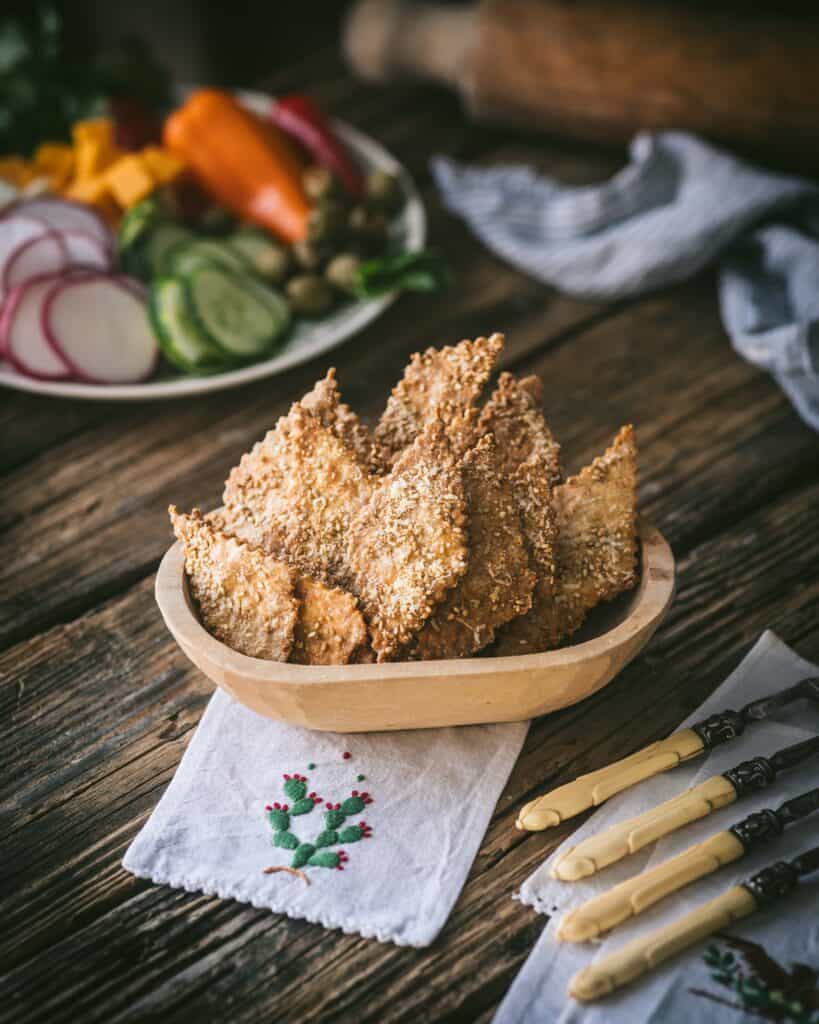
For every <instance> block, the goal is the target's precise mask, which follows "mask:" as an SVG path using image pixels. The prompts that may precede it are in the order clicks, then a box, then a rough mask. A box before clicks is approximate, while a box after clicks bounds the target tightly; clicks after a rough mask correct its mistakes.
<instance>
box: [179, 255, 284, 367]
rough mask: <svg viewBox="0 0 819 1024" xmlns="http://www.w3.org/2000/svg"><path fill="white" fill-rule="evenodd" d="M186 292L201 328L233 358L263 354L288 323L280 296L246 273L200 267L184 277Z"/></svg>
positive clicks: (248, 357)
mask: <svg viewBox="0 0 819 1024" xmlns="http://www.w3.org/2000/svg"><path fill="white" fill-rule="evenodd" d="M187 294H188V301H189V302H190V306H191V309H192V312H193V316H194V318H195V320H196V322H197V323H198V324H199V326H200V327H201V329H202V330H203V331H204V332H205V333H206V334H207V335H208V336H209V337H210V339H211V340H212V341H213V342H214V343H215V344H216V345H218V346H219V348H220V349H221V350H222V351H223V352H225V353H226V354H227V355H229V356H232V357H233V358H238V359H253V358H255V357H257V356H260V355H264V354H266V353H267V352H269V351H270V349H271V348H272V346H273V344H274V342H275V341H276V340H277V339H278V338H279V337H281V335H282V334H283V333H284V332H285V330H286V329H287V327H288V325H289V323H290V310H289V309H288V306H287V303H286V302H285V300H284V299H283V298H282V296H281V295H279V294H277V293H276V292H274V291H272V290H271V289H269V288H265V287H264V285H262V284H260V283H259V282H258V281H256V280H254V279H253V278H252V277H250V276H249V275H247V274H244V275H242V274H236V273H233V272H232V271H230V270H224V269H221V268H219V267H208V266H205V267H200V268H199V269H198V270H195V271H194V272H193V273H192V274H190V275H189V276H188V278H187Z"/></svg>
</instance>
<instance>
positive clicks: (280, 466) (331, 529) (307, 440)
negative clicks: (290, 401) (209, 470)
mask: <svg viewBox="0 0 819 1024" xmlns="http://www.w3.org/2000/svg"><path fill="white" fill-rule="evenodd" d="M370 489H371V481H370V477H369V475H368V474H367V472H366V471H365V470H364V469H363V468H362V466H361V465H360V463H359V462H358V460H357V459H356V457H355V455H354V454H353V453H352V452H351V451H350V450H349V449H348V448H347V446H346V444H344V442H343V441H340V440H339V439H338V438H337V437H336V436H335V434H333V433H332V432H331V431H330V430H328V429H327V428H326V427H324V426H322V424H321V423H320V422H319V420H318V419H317V418H316V417H315V416H313V415H312V414H311V413H309V412H307V411H306V410H305V409H303V408H302V407H301V406H300V405H299V404H298V403H297V404H296V405H294V406H293V408H292V409H291V410H290V412H289V413H288V415H287V416H284V417H282V418H281V419H280V420H279V422H278V423H277V424H276V427H275V429H274V430H271V431H269V432H268V433H267V435H266V437H265V438H264V440H262V441H260V442H259V443H258V444H256V445H254V447H253V449H252V450H251V451H250V452H248V453H247V454H246V455H244V456H243V457H242V460H241V462H240V463H239V465H238V466H236V467H235V468H234V469H233V470H231V473H230V476H229V477H228V479H227V483H226V485H225V494H224V504H225V516H226V520H227V521H228V522H233V523H237V522H238V523H242V522H249V523H250V524H251V525H252V526H253V527H255V528H256V530H258V537H259V541H260V543H261V544H262V546H263V547H264V549H265V550H266V551H269V552H271V553H272V554H275V555H277V556H278V557H280V558H284V559H286V560H287V562H289V563H290V565H292V566H293V567H294V568H296V569H298V570H299V571H300V572H301V573H303V574H306V575H308V576H314V577H316V578H317V579H320V580H322V581H324V582H326V583H331V584H334V583H340V582H342V581H343V580H344V579H345V578H346V575H347V573H346V550H347V537H348V531H349V528H350V524H351V522H352V520H353V518H354V516H355V515H356V513H357V512H358V511H359V510H360V509H361V508H362V507H363V506H364V505H365V504H366V502H367V500H368V498H369V496H370Z"/></svg>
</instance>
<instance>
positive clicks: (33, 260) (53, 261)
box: [3, 231, 68, 293]
mask: <svg viewBox="0 0 819 1024" xmlns="http://www.w3.org/2000/svg"><path fill="white" fill-rule="evenodd" d="M67 267H68V254H67V253H66V251H65V246H64V245H63V243H62V241H61V240H60V236H59V235H57V234H55V233H54V232H53V231H50V232H49V233H48V234H45V235H40V236H39V237H38V238H31V239H29V241H28V242H26V243H25V244H24V245H21V246H20V248H19V249H18V250H17V251H16V252H15V253H14V255H13V256H12V257H11V259H10V260H9V261H8V262H7V263H6V269H5V270H4V271H3V291H4V292H6V293H8V292H10V291H11V290H12V288H16V287H17V285H19V284H25V282H26V281H31V280H33V279H34V278H35V277H42V276H43V274H58V273H59V272H60V271H62V270H65V269H66V268H67Z"/></svg>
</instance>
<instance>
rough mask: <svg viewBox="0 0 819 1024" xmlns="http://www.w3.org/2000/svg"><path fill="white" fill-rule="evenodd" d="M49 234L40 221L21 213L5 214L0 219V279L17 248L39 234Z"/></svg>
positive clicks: (0, 279)
mask: <svg viewBox="0 0 819 1024" xmlns="http://www.w3.org/2000/svg"><path fill="white" fill-rule="evenodd" d="M47 234H49V231H48V228H47V227H46V226H45V224H43V222H42V221H39V220H37V219H36V218H34V217H24V216H23V215H22V214H20V215H17V214H14V215H11V214H9V215H7V216H5V217H3V218H2V220H0V281H2V279H3V277H4V276H5V273H6V266H7V265H8V262H9V260H10V259H12V258H13V257H14V256H15V254H16V253H17V250H18V249H19V248H20V247H21V246H23V245H25V244H26V242H30V241H31V240H32V239H34V238H39V237H40V236H41V235H47Z"/></svg>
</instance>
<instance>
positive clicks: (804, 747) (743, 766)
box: [551, 736, 819, 882]
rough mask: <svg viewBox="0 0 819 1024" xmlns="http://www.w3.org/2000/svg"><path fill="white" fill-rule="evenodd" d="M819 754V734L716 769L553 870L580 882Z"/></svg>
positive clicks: (573, 851)
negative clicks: (718, 772)
mask: <svg viewBox="0 0 819 1024" xmlns="http://www.w3.org/2000/svg"><path fill="white" fill-rule="evenodd" d="M814 754H819V736H817V737H814V738H813V739H810V740H803V741H802V742H801V743H794V744H793V745H792V746H790V747H785V748H784V749H783V750H779V751H777V752H776V753H775V754H773V755H772V756H771V757H753V758H751V759H750V760H748V761H743V762H741V763H740V764H738V765H736V766H735V767H734V768H731V769H729V770H728V771H726V772H724V773H723V774H722V775H713V776H711V778H709V779H706V780H705V782H701V783H700V784H699V785H698V786H694V787H693V788H692V789H687V790H686V791H685V792H684V793H680V794H679V796H675V797H673V798H672V799H671V800H666V801H665V803H662V804H659V805H658V806H657V807H653V808H652V809H651V810H649V811H645V812H644V813H643V814H639V815H637V817H635V818H629V819H627V820H626V821H621V822H618V823H617V824H616V825H612V826H611V828H608V829H606V830H605V831H603V832H600V833H599V834H598V835H593V836H589V837H588V838H587V839H584V840H582V841H581V842H579V843H578V844H577V845H576V846H573V847H571V848H570V849H568V850H567V851H566V852H565V853H564V854H562V856H560V857H559V858H558V859H557V860H556V861H555V862H554V864H553V865H552V868H551V874H552V876H553V877H554V878H560V879H562V880H563V881H565V882H576V881H577V880H578V879H580V878H587V877H588V876H589V875H593V874H595V873H596V872H597V871H600V870H602V869H603V868H605V867H608V865H609V864H614V863H615V862H616V861H618V860H622V859H623V858H624V857H628V856H629V855H630V854H632V853H636V852H637V850H641V849H642V848H643V847H644V846H647V845H648V844H649V843H652V842H654V840H656V839H659V838H660V836H664V835H668V833H669V832H675V831H676V830H677V829H679V828H683V827H684V826H685V825H688V824H689V823H690V822H692V821H697V820H698V819H699V818H704V817H705V816H706V815H708V814H711V813H712V811H716V810H717V809H718V808H720V807H724V806H726V804H730V803H733V802H734V801H735V800H738V799H740V798H741V797H743V796H746V795H747V794H748V793H754V792H757V791H758V790H760V789H764V788H765V787H766V786H769V785H770V784H771V783H772V782H773V781H774V779H775V778H776V776H777V775H778V774H779V772H780V771H783V770H785V769H788V768H792V767H793V766H794V765H797V764H799V763H800V762H801V761H803V760H804V759H805V758H807V757H811V756H813V755H814Z"/></svg>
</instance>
